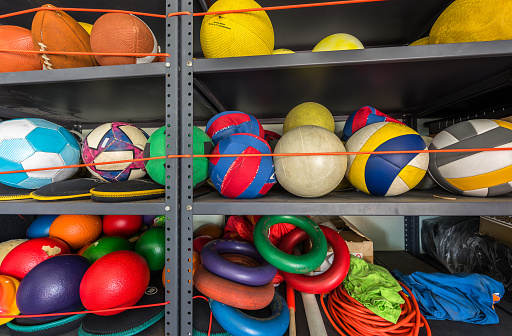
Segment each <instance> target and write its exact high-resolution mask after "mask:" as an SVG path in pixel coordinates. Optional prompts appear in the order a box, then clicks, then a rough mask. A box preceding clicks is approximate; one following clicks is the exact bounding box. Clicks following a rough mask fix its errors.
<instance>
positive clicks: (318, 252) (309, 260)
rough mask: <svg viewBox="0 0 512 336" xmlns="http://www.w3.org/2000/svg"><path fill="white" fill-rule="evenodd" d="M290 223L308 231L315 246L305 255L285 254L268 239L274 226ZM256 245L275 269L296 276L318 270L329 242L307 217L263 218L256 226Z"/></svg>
mask: <svg viewBox="0 0 512 336" xmlns="http://www.w3.org/2000/svg"><path fill="white" fill-rule="evenodd" d="M278 223H289V224H293V225H295V226H297V227H299V228H301V229H302V230H304V231H306V233H307V234H308V236H309V239H310V240H311V242H312V244H313V246H312V247H311V251H309V252H308V253H306V254H303V255H292V254H288V253H285V252H283V251H281V250H279V249H278V248H277V247H275V246H274V245H273V244H272V243H271V242H270V240H269V239H268V230H269V229H270V227H271V226H272V225H274V224H278ZM254 245H256V248H257V249H258V252H260V254H261V256H262V257H263V258H264V259H265V260H266V261H268V263H269V264H271V265H272V266H274V267H275V268H277V269H279V270H281V271H284V272H288V273H295V274H303V273H307V272H311V271H313V270H315V269H316V268H318V266H320V265H321V264H322V263H323V262H324V260H325V257H326V255H327V240H326V239H325V236H324V234H323V232H322V230H321V229H320V228H319V227H318V225H316V223H315V222H313V221H312V220H311V219H309V218H308V217H305V216H263V217H261V218H260V220H258V222H257V223H256V225H255V226H254Z"/></svg>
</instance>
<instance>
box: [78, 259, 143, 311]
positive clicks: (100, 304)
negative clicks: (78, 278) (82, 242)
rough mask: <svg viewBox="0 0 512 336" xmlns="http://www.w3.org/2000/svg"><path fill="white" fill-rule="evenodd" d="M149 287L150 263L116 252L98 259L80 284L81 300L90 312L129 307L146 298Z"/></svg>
mask: <svg viewBox="0 0 512 336" xmlns="http://www.w3.org/2000/svg"><path fill="white" fill-rule="evenodd" d="M148 284H149V267H148V264H147V262H146V259H144V258H143V257H142V256H141V255H139V254H137V253H135V252H132V251H115V252H111V253H109V254H107V255H105V256H103V257H101V258H100V259H98V260H97V261H96V262H95V263H94V264H92V266H91V267H90V268H89V269H88V270H87V272H86V273H85V275H84V277H83V279H82V283H81V284H80V299H81V300H82V304H83V305H84V307H85V308H87V309H88V310H101V309H109V308H120V307H129V306H133V305H135V303H137V301H139V300H140V298H142V296H143V295H144V292H145V291H146V288H147V287H148ZM123 311H124V310H116V311H111V312H103V313H97V315H114V314H118V313H121V312H123Z"/></svg>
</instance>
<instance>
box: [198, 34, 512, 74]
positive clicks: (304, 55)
mask: <svg viewBox="0 0 512 336" xmlns="http://www.w3.org/2000/svg"><path fill="white" fill-rule="evenodd" d="M507 55H512V40H506V41H487V42H471V43H453V44H438V45H420V46H400V47H382V48H370V49H364V50H342V51H330V52H315V53H314V52H309V51H306V52H297V53H294V54H284V55H267V56H251V57H232V58H215V59H204V58H198V59H196V60H195V61H194V73H195V74H202V73H215V72H227V71H256V70H265V69H273V68H291V67H315V66H348V65H357V64H371V63H401V62H424V61H437V60H450V59H464V58H484V57H503V56H507Z"/></svg>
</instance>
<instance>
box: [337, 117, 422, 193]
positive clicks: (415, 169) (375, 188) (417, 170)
mask: <svg viewBox="0 0 512 336" xmlns="http://www.w3.org/2000/svg"><path fill="white" fill-rule="evenodd" d="M426 147H427V145H426V144H425V141H423V139H422V138H421V136H420V135H419V134H418V133H417V132H416V131H415V130H413V129H412V128H410V127H408V126H406V125H403V124H398V123H395V122H378V123H374V124H371V125H368V126H365V127H363V128H361V129H359V130H358V131H357V132H355V133H354V134H353V135H352V136H351V137H350V138H349V139H348V141H347V143H346V148H347V152H379V151H415V150H425V149H427V148H426ZM428 162H429V156H428V153H400V154H357V155H349V156H348V168H347V173H346V176H347V178H348V180H349V181H350V183H352V185H353V186H354V187H356V188H357V189H359V190H361V191H364V192H365V193H368V194H371V195H376V196H396V195H400V194H403V193H404V192H407V191H408V190H410V189H412V188H414V187H415V186H416V185H417V184H418V183H419V182H420V181H421V179H422V178H423V176H425V174H426V172H427V169H428Z"/></svg>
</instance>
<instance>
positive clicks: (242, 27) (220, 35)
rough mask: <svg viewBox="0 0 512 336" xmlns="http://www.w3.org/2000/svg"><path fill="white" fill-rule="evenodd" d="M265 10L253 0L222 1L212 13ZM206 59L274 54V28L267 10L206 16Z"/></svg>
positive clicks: (202, 36)
mask: <svg viewBox="0 0 512 336" xmlns="http://www.w3.org/2000/svg"><path fill="white" fill-rule="evenodd" d="M247 8H261V6H260V5H258V3H256V2H255V1H253V0H218V1H217V2H215V3H214V4H213V5H212V6H211V7H210V9H209V10H208V12H216V11H225V10H232V9H247ZM200 39H201V48H202V49H203V54H204V57H206V58H220V57H241V56H258V55H271V54H272V51H273V50H274V29H273V28H272V23H271V22H270V18H269V17H268V15H267V13H266V12H265V11H259V12H244V13H230V14H221V15H206V16H205V17H204V19H203V23H202V24H201V32H200Z"/></svg>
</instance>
